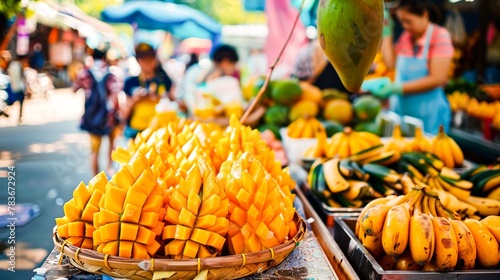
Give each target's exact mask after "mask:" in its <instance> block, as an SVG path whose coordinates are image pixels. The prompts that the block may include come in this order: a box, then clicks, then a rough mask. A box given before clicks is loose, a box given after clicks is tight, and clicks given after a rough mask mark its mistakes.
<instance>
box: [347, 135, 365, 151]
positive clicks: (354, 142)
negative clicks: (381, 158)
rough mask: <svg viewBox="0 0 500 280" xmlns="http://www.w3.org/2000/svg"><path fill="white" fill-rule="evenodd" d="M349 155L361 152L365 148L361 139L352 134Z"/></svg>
mask: <svg viewBox="0 0 500 280" xmlns="http://www.w3.org/2000/svg"><path fill="white" fill-rule="evenodd" d="M348 145H349V146H348V151H349V152H348V156H350V155H353V154H355V153H357V152H360V151H362V150H364V149H363V148H362V147H361V141H359V139H357V138H356V137H352V136H350V137H349V142H348Z"/></svg>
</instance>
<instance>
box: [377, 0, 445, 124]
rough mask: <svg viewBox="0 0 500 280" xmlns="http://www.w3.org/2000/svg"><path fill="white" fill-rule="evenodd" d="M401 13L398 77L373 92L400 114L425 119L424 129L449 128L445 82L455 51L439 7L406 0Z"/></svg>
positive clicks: (424, 1) (398, 10)
mask: <svg viewBox="0 0 500 280" xmlns="http://www.w3.org/2000/svg"><path fill="white" fill-rule="evenodd" d="M397 16H398V18H399V20H400V21H401V24H402V26H403V28H404V29H405V31H404V32H403V33H402V34H401V36H400V38H399V40H398V42H397V44H396V53H397V59H396V68H395V69H396V79H395V82H390V81H389V80H388V79H387V80H383V81H382V82H381V83H380V85H379V86H378V89H376V90H373V91H372V93H373V95H375V96H377V97H379V98H381V99H386V98H388V97H389V96H391V99H390V108H391V110H392V111H394V112H396V113H398V114H399V115H402V116H403V115H408V116H412V117H415V118H419V119H422V120H423V122H424V131H425V132H427V133H430V134H437V132H438V129H439V125H443V126H444V127H445V130H446V131H448V128H449V124H450V121H451V111H450V106H449V104H448V101H447V99H446V96H445V95H444V90H443V86H444V85H445V84H446V82H447V79H448V69H449V67H450V63H451V60H452V58H453V54H454V48H453V44H452V41H451V38H450V34H449V33H448V31H447V30H446V29H445V28H444V27H441V26H439V25H437V24H435V22H439V18H440V14H439V10H438V9H437V7H436V6H435V5H434V4H432V3H431V2H429V1H426V0H412V1H411V0H402V1H401V2H400V5H399V7H398V9H397Z"/></svg>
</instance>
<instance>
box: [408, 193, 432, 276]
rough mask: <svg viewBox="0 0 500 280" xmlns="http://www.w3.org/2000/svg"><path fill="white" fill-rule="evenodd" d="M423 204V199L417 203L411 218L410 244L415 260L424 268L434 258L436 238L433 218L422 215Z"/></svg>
mask: <svg viewBox="0 0 500 280" xmlns="http://www.w3.org/2000/svg"><path fill="white" fill-rule="evenodd" d="M421 203H422V199H420V200H418V201H417V202H416V203H415V205H414V210H413V216H412V217H411V218H410V236H409V244H410V251H411V256H412V258H413V260H414V261H415V262H416V263H417V264H419V265H422V266H423V265H425V264H426V263H428V262H429V261H430V260H431V258H432V255H433V253H434V243H435V236H434V228H433V226H432V221H431V217H430V216H429V215H427V214H425V213H422V210H421V206H420V204H421Z"/></svg>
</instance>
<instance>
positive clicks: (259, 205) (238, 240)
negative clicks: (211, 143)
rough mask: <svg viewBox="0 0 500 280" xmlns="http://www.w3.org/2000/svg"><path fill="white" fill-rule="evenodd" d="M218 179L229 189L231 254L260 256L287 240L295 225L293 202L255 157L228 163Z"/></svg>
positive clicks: (223, 167) (229, 246) (228, 238)
mask: <svg viewBox="0 0 500 280" xmlns="http://www.w3.org/2000/svg"><path fill="white" fill-rule="evenodd" d="M256 174H263V175H264V176H256ZM259 177H260V178H259ZM217 179H218V181H219V184H220V185H222V186H226V188H227V197H228V199H229V215H228V217H229V229H228V237H227V242H228V248H229V251H230V252H231V253H232V254H241V253H250V252H257V251H260V250H264V249H267V248H271V247H274V246H277V245H279V244H282V243H283V242H285V241H286V240H288V238H289V234H290V232H289V231H290V230H291V227H290V226H291V224H292V223H294V222H293V215H294V213H295V209H294V208H293V204H292V203H293V201H292V200H291V197H290V196H289V195H285V193H283V191H282V190H281V189H280V187H279V185H278V183H277V182H276V181H275V180H274V179H272V178H271V175H270V174H268V173H267V172H266V171H265V169H264V167H263V166H262V165H260V163H259V162H258V161H257V160H256V159H255V157H253V156H251V155H250V154H248V153H243V154H242V155H241V157H239V158H238V159H236V160H235V161H226V162H225V163H224V164H223V165H222V166H221V171H220V172H219V174H218V176H217Z"/></svg>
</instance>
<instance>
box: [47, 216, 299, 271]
mask: <svg viewBox="0 0 500 280" xmlns="http://www.w3.org/2000/svg"><path fill="white" fill-rule="evenodd" d="M294 221H295V222H296V223H297V229H298V230H297V234H296V235H295V236H294V237H293V238H292V239H290V240H288V241H287V242H285V243H283V244H281V245H279V246H276V247H273V248H270V249H266V250H263V251H260V252H255V253H248V254H239V255H229V256H221V257H213V258H203V259H200V258H198V259H189V260H173V259H161V258H155V259H149V260H138V259H127V258H120V257H115V256H109V255H104V254H101V253H99V252H96V251H94V250H89V249H81V248H79V247H76V246H73V245H71V244H69V243H66V242H64V241H63V240H62V239H60V238H59V236H57V233H56V231H54V235H53V240H54V244H55V246H56V247H57V249H58V250H59V251H60V252H61V258H62V257H63V256H62V255H64V256H66V257H68V258H69V260H70V262H71V264H72V265H74V266H75V267H77V268H79V269H81V270H84V271H88V272H91V273H95V274H106V275H109V276H112V277H117V278H125V279H140V280H145V279H153V276H155V279H169V280H170V279H193V278H195V277H196V276H204V277H203V278H202V279H218V280H219V279H236V278H241V277H245V276H249V275H252V274H255V273H260V272H263V271H265V270H267V269H269V268H271V267H274V266H276V265H278V264H280V263H281V262H282V261H283V260H285V259H286V257H288V255H289V254H290V253H291V252H292V251H293V250H294V249H295V247H296V246H297V245H298V244H299V242H300V241H302V240H303V239H304V236H305V234H306V223H305V221H304V220H303V219H302V218H300V217H299V216H298V215H297V213H295V216H294Z"/></svg>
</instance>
